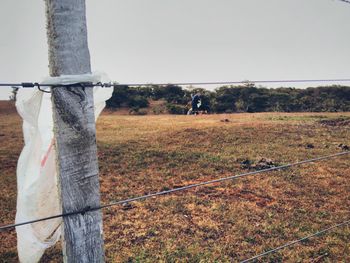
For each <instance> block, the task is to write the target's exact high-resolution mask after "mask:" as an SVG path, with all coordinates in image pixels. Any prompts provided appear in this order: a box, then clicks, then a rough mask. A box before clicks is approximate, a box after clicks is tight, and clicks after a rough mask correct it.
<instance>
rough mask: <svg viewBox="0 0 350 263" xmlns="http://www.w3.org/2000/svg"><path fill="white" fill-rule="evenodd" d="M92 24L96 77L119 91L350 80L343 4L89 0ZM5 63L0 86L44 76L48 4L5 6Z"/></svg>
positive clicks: (0, 32)
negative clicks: (144, 86) (142, 86)
mask: <svg viewBox="0 0 350 263" xmlns="http://www.w3.org/2000/svg"><path fill="white" fill-rule="evenodd" d="M87 20H88V35H89V48H90V53H91V62H92V68H93V70H100V71H105V72H106V73H107V74H108V75H109V76H110V78H111V79H112V80H115V81H118V82H120V83H128V82H133V83H135V82H146V83H151V82H153V83H154V82H166V83H168V82H187V81H229V80H247V79H248V80H253V79H294V78H301V79H303V78H306V79H316V78H326V79H328V78H350V72H349V71H350V59H349V58H350V4H346V3H343V2H341V1H339V0H264V1H262V0H123V1H121V0H87ZM0 58H1V61H0V82H24V81H31V82H32V81H33V82H34V81H40V80H41V79H42V78H43V77H44V76H46V75H48V67H47V65H48V59H47V41H46V32H45V10H44V1H42V0H31V1H24V0H1V9H0ZM316 84H317V83H316ZM316 84H315V85H316ZM347 84H348V85H350V83H347ZM299 87H302V85H299ZM7 97H8V93H7V92H5V91H4V90H1V91H0V99H6V98H7Z"/></svg>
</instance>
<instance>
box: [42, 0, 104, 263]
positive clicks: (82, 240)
mask: <svg viewBox="0 0 350 263" xmlns="http://www.w3.org/2000/svg"><path fill="white" fill-rule="evenodd" d="M45 1H46V17H47V36H48V46H49V68H50V75H51V76H60V75H75V74H85V73H91V66H90V54H89V50H88V45H87V29H86V14H85V0H45ZM51 92H52V102H53V112H54V127H55V130H54V133H55V140H56V141H55V145H56V152H57V157H56V159H57V171H58V175H59V186H60V188H59V191H60V194H61V201H62V209H63V213H67V212H72V211H77V210H81V209H85V208H88V207H97V206H99V205H100V192H99V180H98V163H97V149H96V130H95V118H94V104H93V89H92V88H91V87H87V88H84V87H77V86H76V87H71V88H65V87H57V88H53V89H52V91H51ZM62 240H63V254H64V261H65V262H103V261H104V251H103V234H102V214H101V211H100V210H98V211H94V212H88V213H85V214H78V215H73V216H68V217H65V218H63V238H62Z"/></svg>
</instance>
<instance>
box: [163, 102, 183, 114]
mask: <svg viewBox="0 0 350 263" xmlns="http://www.w3.org/2000/svg"><path fill="white" fill-rule="evenodd" d="M166 107H167V109H168V111H169V113H170V114H186V113H187V108H186V107H185V106H181V105H176V104H172V103H168V104H167V105H166Z"/></svg>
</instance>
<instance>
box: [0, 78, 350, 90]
mask: <svg viewBox="0 0 350 263" xmlns="http://www.w3.org/2000/svg"><path fill="white" fill-rule="evenodd" d="M315 82H350V79H349V78H345V79H289V80H243V81H213V82H175V83H124V84H121V83H117V82H109V83H101V82H98V83H90V84H89V83H85V84H84V85H85V86H86V87H95V86H100V87H104V88H107V87H119V86H131V87H143V86H145V87H151V86H168V85H176V86H195V85H203V86H204V85H233V84H246V83H251V84H254V83H256V84H264V83H265V84H268V83H315ZM77 84H79V83H75V84H70V85H58V84H38V83H37V82H35V83H33V82H22V83H0V87H23V88H34V87H35V86H37V85H40V86H41V87H52V86H55V87H58V86H74V85H77Z"/></svg>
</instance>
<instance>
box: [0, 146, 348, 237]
mask: <svg viewBox="0 0 350 263" xmlns="http://www.w3.org/2000/svg"><path fill="white" fill-rule="evenodd" d="M347 154H350V151H346V152H340V153H335V154H331V155H327V156H321V157H317V158H313V159H307V160H304V161H299V162H295V163H290V164H286V165H281V166H276V167H271V168H267V169H262V170H257V171H253V172H248V173H242V174H238V175H233V176H229V177H223V178H219V179H215V180H210V181H206V182H201V183H196V184H191V185H187V186H183V187H179V188H174V189H170V190H166V191H161V192H156V193H152V194H148V195H143V196H139V197H133V198H128V199H125V200H120V201H116V202H111V203H108V204H105V205H101V206H97V207H86V208H84V209H82V210H78V211H73V212H68V213H62V214H58V215H53V216H49V217H43V218H39V219H34V220H29V221H26V222H20V223H16V224H10V225H4V226H1V227H0V231H4V230H8V229H13V228H15V227H19V226H23V225H28V224H33V223H37V222H41V221H46V220H50V219H55V218H59V217H67V216H73V215H79V214H80V215H84V214H85V213H88V212H93V211H97V210H101V209H103V208H107V207H111V206H117V205H123V204H127V203H130V202H135V201H141V200H145V199H148V198H151V197H157V196H161V195H167V194H171V193H175V192H180V191H185V190H188V189H191V188H196V187H199V186H204V185H209V184H214V183H220V182H224V181H228V180H235V179H238V178H241V177H245V176H249V175H256V174H261V173H266V172H271V171H276V170H282V169H286V168H289V167H293V166H299V165H302V164H306V163H312V162H320V161H323V160H327V159H331V158H335V157H339V156H344V155H347Z"/></svg>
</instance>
